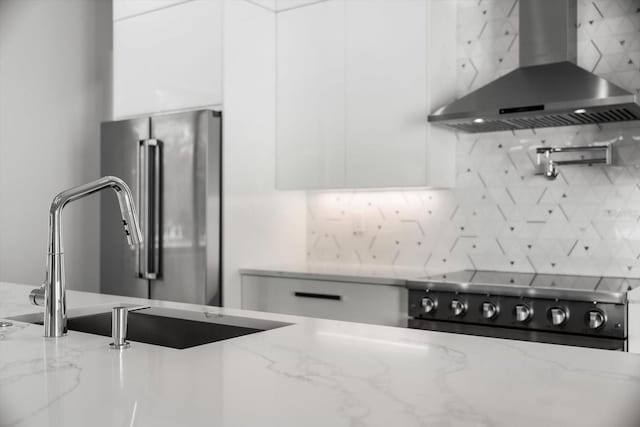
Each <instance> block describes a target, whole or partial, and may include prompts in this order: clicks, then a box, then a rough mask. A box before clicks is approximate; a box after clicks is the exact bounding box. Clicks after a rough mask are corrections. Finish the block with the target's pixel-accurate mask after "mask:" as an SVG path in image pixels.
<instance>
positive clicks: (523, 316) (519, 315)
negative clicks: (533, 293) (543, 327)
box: [515, 304, 531, 323]
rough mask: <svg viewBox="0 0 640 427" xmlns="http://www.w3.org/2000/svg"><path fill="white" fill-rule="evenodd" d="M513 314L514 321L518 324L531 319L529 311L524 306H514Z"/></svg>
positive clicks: (527, 307)
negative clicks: (514, 316) (514, 315)
mask: <svg viewBox="0 0 640 427" xmlns="http://www.w3.org/2000/svg"><path fill="white" fill-rule="evenodd" d="M515 314H516V321H517V322H520V323H524V322H526V321H527V320H529V319H531V309H530V308H529V306H527V305H525V304H518V305H516V309H515Z"/></svg>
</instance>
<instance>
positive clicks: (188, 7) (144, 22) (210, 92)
mask: <svg viewBox="0 0 640 427" xmlns="http://www.w3.org/2000/svg"><path fill="white" fill-rule="evenodd" d="M113 33H114V34H113V40H114V41H113V56H114V57H113V85H114V87H113V101H114V107H113V108H114V116H115V117H118V118H121V117H128V116H133V115H139V114H146V113H156V112H163V111H171V110H179V109H187V108H194V107H202V106H211V105H218V104H220V103H221V102H222V71H221V70H222V0H196V1H190V2H184V3H180V4H176V5H172V6H170V7H166V8H164V9H159V10H153V11H151V12H148V13H144V14H142V15H136V16H131V17H127V18H126V19H121V20H119V21H116V22H114V25H113Z"/></svg>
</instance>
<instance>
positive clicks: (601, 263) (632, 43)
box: [307, 0, 640, 277]
mask: <svg viewBox="0 0 640 427" xmlns="http://www.w3.org/2000/svg"><path fill="white" fill-rule="evenodd" d="M458 12H459V24H458V25H459V27H458V34H459V37H458V56H459V60H458V66H459V69H458V76H457V78H458V95H459V96H460V95H463V94H465V93H467V92H469V91H470V90H473V89H475V88H477V87H479V86H482V85H483V84H485V83H487V82H488V81H490V80H492V79H494V78H496V77H497V76H499V75H502V74H504V73H506V72H508V71H510V70H511V69H513V68H514V67H516V66H517V62H518V59H517V26H518V22H517V21H518V19H517V13H518V7H517V0H515V1H514V0H480V1H467V0H461V1H459V8H458ZM578 21H579V33H578V35H579V40H578V43H579V46H578V63H579V65H581V66H582V67H584V68H586V69H589V70H593V71H594V72H595V73H597V74H598V75H601V76H603V77H605V78H607V79H609V80H611V81H613V82H614V83H617V84H619V85H620V86H623V87H625V88H627V89H630V90H636V91H637V90H639V89H640V32H639V30H640V0H606V1H582V0H581V1H579V3H578ZM470 70H471V71H470ZM593 142H612V143H613V142H615V143H614V145H613V147H614V156H613V157H614V165H612V166H608V167H604V166H561V167H560V175H559V176H558V178H557V179H556V180H555V181H548V180H546V179H544V178H543V177H541V176H534V175H533V172H534V164H535V147H536V146H540V145H583V144H589V143H593ZM456 166H457V184H456V188H454V189H449V190H429V189H420V190H415V189H402V190H393V191H339V192H310V193H308V196H307V205H308V215H307V217H308V221H307V223H308V226H307V247H308V249H307V250H308V252H307V258H308V260H309V262H314V263H315V262H322V263H325V262H331V263H344V264H375V265H395V266H403V267H404V266H412V267H423V268H424V269H425V271H440V270H450V269H458V268H483V269H497V270H509V271H529V272H534V271H536V272H546V273H564V274H585V275H613V276H629V277H640V125H639V124H637V123H626V124H621V125H607V126H601V127H598V126H582V127H565V128H552V129H542V130H537V131H535V132H534V131H518V132H513V133H509V132H507V133H504V132H502V133H492V134H480V135H466V134H459V135H458V143H457V162H456Z"/></svg>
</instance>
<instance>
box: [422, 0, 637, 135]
mask: <svg viewBox="0 0 640 427" xmlns="http://www.w3.org/2000/svg"><path fill="white" fill-rule="evenodd" d="M576 47H577V6H576V0H520V67H519V68H517V69H516V70H514V71H512V72H510V73H508V74H506V75H504V76H502V77H500V78H498V79H497V80H494V81H493V82H491V83H489V84H487V85H486V86H483V87H481V88H479V89H477V90H475V91H473V92H471V93H470V94H468V95H466V96H464V97H462V98H460V99H458V100H456V101H454V102H453V103H451V104H449V105H446V106H444V107H442V108H440V109H438V110H437V111H436V112H435V113H433V114H432V115H430V116H429V117H428V121H429V122H432V123H434V124H441V125H444V126H447V127H450V128H453V129H456V130H459V131H463V132H470V133H476V132H494V131H502V130H518V129H532V128H543V127H554V126H574V125H583V124H594V123H611V122H622V121H628V120H638V119H640V105H638V99H637V96H636V94H634V93H631V92H629V91H627V90H624V89H622V88H621V87H619V86H616V85H614V84H612V83H609V82H608V81H606V80H605V79H603V78H600V77H598V76H596V75H595V74H593V73H590V72H588V71H586V70H584V69H582V68H580V67H578V66H577V65H575V62H576V50H577V49H576Z"/></svg>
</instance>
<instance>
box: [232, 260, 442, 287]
mask: <svg viewBox="0 0 640 427" xmlns="http://www.w3.org/2000/svg"><path fill="white" fill-rule="evenodd" d="M240 274H247V275H252V276H267V277H284V278H290V279H311V280H328V281H337V282H353V283H363V284H372V285H390V286H403V287H404V286H405V285H406V283H407V280H411V279H419V278H424V277H426V276H428V275H429V274H433V272H427V271H425V270H424V269H421V268H412V267H396V266H379V265H349V264H299V265H281V266H266V267H252V268H242V269H240Z"/></svg>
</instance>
